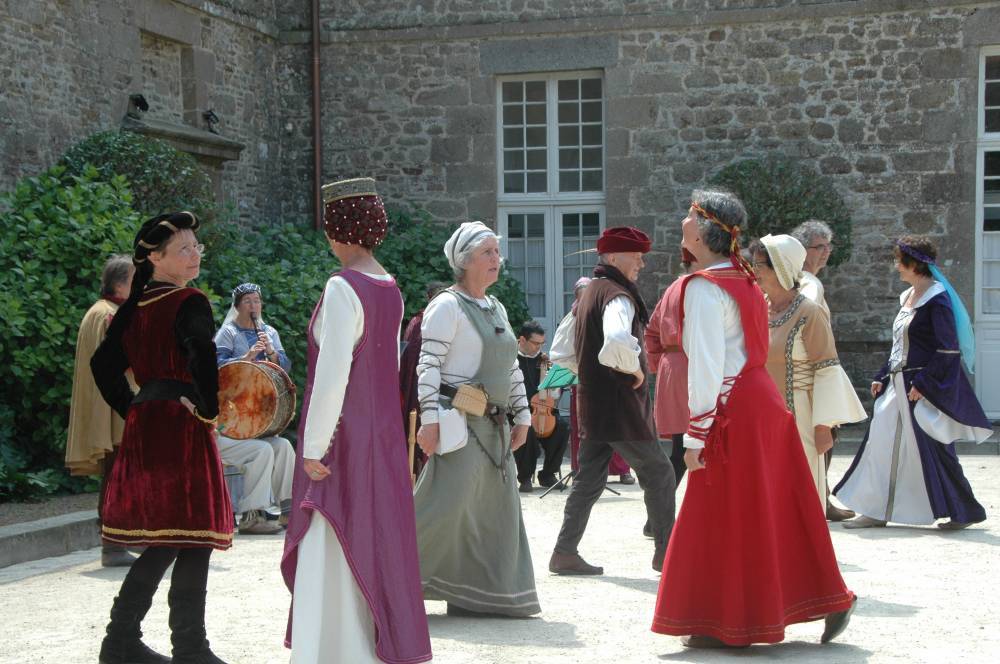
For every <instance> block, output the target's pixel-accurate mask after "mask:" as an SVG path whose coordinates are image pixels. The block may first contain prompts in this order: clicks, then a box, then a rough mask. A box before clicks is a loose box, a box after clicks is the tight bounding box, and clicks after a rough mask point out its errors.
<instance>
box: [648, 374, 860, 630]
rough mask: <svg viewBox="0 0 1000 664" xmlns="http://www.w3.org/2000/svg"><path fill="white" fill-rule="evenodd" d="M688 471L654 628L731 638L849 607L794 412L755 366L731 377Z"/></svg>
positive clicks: (850, 598) (781, 627)
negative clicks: (698, 465) (696, 462)
mask: <svg viewBox="0 0 1000 664" xmlns="http://www.w3.org/2000/svg"><path fill="white" fill-rule="evenodd" d="M705 463H706V468H705V470H701V471H698V472H695V473H689V475H688V485H687V492H686V494H685V496H684V503H683V505H682V506H681V510H680V513H679V514H678V516H677V522H676V524H675V525H674V530H673V533H672V534H671V536H670V544H669V546H668V548H667V555H666V559H665V560H664V563H663V575H662V577H661V578H660V590H659V594H658V596H657V599H656V610H655V613H654V616H653V627H652V629H653V631H654V632H659V633H661V634H671V635H674V636H685V635H695V634H696V635H701V636H711V637H714V638H716V639H719V640H721V641H723V642H725V643H728V644H730V645H734V646H741V645H749V644H751V643H777V642H779V641H782V640H783V639H784V638H785V627H786V626H787V625H790V624H792V623H798V622H806V621H810V620H818V619H819V618H822V617H824V616H825V615H827V614H829V613H834V612H837V611H844V610H846V609H848V608H849V607H850V606H851V602H852V601H853V598H854V594H853V593H852V592H851V591H850V590H848V589H847V586H845V585H844V580H843V578H842V577H841V576H840V570H839V568H838V567H837V559H836V556H835V555H834V551H833V543H832V542H831V541H830V532H829V530H828V529H827V525H826V518H825V515H824V514H823V510H822V508H821V507H820V502H819V501H818V500H816V488H815V485H814V484H813V480H812V475H810V473H809V469H808V467H807V465H806V459H805V454H804V453H803V450H802V443H801V442H800V440H799V434H798V430H797V429H796V427H795V419H794V417H793V416H792V414H791V413H789V412H788V411H787V410H786V409H785V404H784V402H783V401H782V400H781V397H780V395H779V394H778V391H777V389H776V388H775V386H774V382H773V381H772V380H771V378H770V376H769V375H768V374H767V371H766V370H765V369H764V368H763V367H757V368H753V369H748V370H747V371H746V373H745V374H744V375H743V376H742V377H741V378H740V379H739V380H737V381H736V385H735V386H734V388H733V390H732V393H731V394H730V398H729V401H728V403H727V404H726V407H725V412H724V413H723V414H722V415H721V416H718V417H717V418H716V423H715V427H713V430H712V434H711V437H710V439H709V442H708V444H707V445H706V448H705Z"/></svg>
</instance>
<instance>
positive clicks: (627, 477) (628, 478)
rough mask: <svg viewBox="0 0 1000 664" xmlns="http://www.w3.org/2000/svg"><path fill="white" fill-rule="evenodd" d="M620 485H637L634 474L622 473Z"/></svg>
mask: <svg viewBox="0 0 1000 664" xmlns="http://www.w3.org/2000/svg"><path fill="white" fill-rule="evenodd" d="M618 483H619V484H635V477H633V476H632V473H622V474H621V475H619V476H618Z"/></svg>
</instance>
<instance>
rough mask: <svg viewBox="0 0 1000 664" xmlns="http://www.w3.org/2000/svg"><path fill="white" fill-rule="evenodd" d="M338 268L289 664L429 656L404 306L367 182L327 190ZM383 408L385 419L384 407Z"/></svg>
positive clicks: (313, 430) (296, 536) (326, 329)
mask: <svg viewBox="0 0 1000 664" xmlns="http://www.w3.org/2000/svg"><path fill="white" fill-rule="evenodd" d="M323 199H324V201H325V204H326V209H325V215H324V216H325V230H326V235H327V238H328V239H329V241H330V246H331V248H332V249H333V252H334V254H335V255H336V256H337V258H338V259H339V260H340V263H341V266H342V268H343V269H342V270H341V271H340V272H338V273H336V274H335V275H334V276H333V277H331V278H330V280H329V281H328V282H327V284H326V289H325V291H324V293H323V297H322V298H321V299H320V301H319V303H318V304H317V305H316V310H315V311H314V312H313V316H312V321H311V323H310V325H309V333H308V340H309V350H308V370H307V377H306V391H305V396H304V400H303V404H304V405H303V408H302V417H301V420H300V423H299V449H298V451H297V452H296V468H295V479H294V482H293V487H292V512H291V515H290V520H289V524H288V534H287V536H286V537H285V552H284V555H283V557H282V560H281V572H282V575H283V576H284V578H285V584H286V585H287V586H288V589H289V590H290V591H291V592H292V608H291V612H290V615H289V623H288V630H287V633H286V637H285V645H286V646H288V647H290V648H291V650H292V658H291V661H292V663H293V664H321V663H322V664H326V663H328V662H351V663H352V664H359V663H364V662H377V661H383V662H389V663H391V664H393V663H396V664H413V663H415V662H425V661H427V660H429V659H431V643H430V637H429V635H428V632H427V616H426V614H425V613H424V603H423V597H422V594H421V589H420V567H419V563H418V560H417V541H416V527H415V522H414V512H413V495H412V489H411V485H410V469H409V468H408V467H407V465H408V462H407V454H406V447H405V445H404V444H403V442H402V441H403V440H404V436H403V425H402V422H401V421H400V418H399V416H398V411H397V410H396V409H397V408H398V403H399V402H398V395H399V327H400V323H401V321H402V317H403V300H402V297H401V295H400V292H399V289H398V288H397V287H396V282H395V281H394V280H393V278H392V277H391V276H390V275H388V274H386V271H385V270H384V269H383V268H382V266H381V265H380V264H379V263H378V261H376V260H375V257H374V256H373V255H372V250H373V249H374V248H375V247H377V246H378V245H379V244H380V243H381V242H382V239H383V238H384V237H385V234H386V230H387V220H386V214H385V208H384V207H383V205H382V200H381V199H380V198H379V196H378V194H376V193H375V181H374V180H372V179H370V178H357V179H354V180H344V181H342V182H335V183H333V184H329V185H326V186H325V187H323ZM386 407H388V409H389V410H388V411H385V410H384V409H385V408H386Z"/></svg>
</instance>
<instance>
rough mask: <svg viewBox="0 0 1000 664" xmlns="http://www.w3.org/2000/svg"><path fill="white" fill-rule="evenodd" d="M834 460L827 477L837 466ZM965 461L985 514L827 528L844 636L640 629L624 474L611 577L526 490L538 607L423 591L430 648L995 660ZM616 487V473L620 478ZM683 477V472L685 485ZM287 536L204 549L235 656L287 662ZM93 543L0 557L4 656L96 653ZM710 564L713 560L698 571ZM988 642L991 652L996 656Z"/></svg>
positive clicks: (483, 652)
mask: <svg viewBox="0 0 1000 664" xmlns="http://www.w3.org/2000/svg"><path fill="white" fill-rule="evenodd" d="M847 463H848V461H847V459H846V458H845V457H838V458H836V459H835V460H834V468H833V472H834V475H839V473H841V472H843V470H844V469H845V468H846V466H847ZM965 468H966V471H967V473H968V475H969V478H970V480H971V482H972V484H973V486H974V487H975V489H976V493H977V496H978V497H979V499H980V500H981V501H982V502H983V504H984V505H985V506H986V509H987V512H989V513H990V514H991V515H992V518H993V520H990V521H987V522H986V523H985V524H982V525H980V526H978V527H975V528H973V529H970V530H966V531H963V532H956V533H944V532H939V531H938V530H937V529H932V528H905V527H890V528H886V529H877V530H866V531H846V530H843V529H842V528H841V527H840V526H838V525H833V526H831V532H832V535H833V540H834V546H835V547H836V549H837V554H838V558H839V560H840V564H841V569H842V571H843V573H844V576H845V578H846V580H847V583H848V585H849V586H850V587H851V588H852V589H853V590H854V591H855V592H856V593H857V594H858V595H859V596H860V598H861V599H860V602H859V605H858V609H857V611H856V613H855V617H854V620H853V621H852V623H851V626H850V628H849V629H848V631H847V632H845V634H844V635H843V636H842V637H841V638H840V639H839V642H837V643H834V644H830V645H826V646H820V645H819V643H818V641H819V635H820V632H821V631H822V625H821V623H810V624H804V625H794V626H792V627H791V628H789V630H788V633H787V640H786V641H785V642H784V643H782V644H780V645H776V646H754V647H752V648H749V649H746V650H740V651H736V652H713V651H690V650H685V649H684V648H682V647H681V645H680V643H679V641H678V640H677V639H675V638H672V637H665V636H660V635H656V634H653V633H651V632H650V631H649V625H650V620H651V617H652V610H653V603H654V601H655V596H656V589H657V582H658V580H657V575H656V574H655V573H654V572H653V571H652V570H651V569H650V567H649V561H650V558H651V556H652V549H653V547H652V543H651V541H650V540H647V539H645V538H644V537H642V535H641V533H640V530H641V528H642V524H643V522H644V519H645V516H644V510H643V504H642V493H641V491H640V490H639V489H638V487H621V489H622V496H621V497H616V496H612V495H611V494H605V497H603V498H601V500H600V502H599V503H598V505H597V506H596V507H595V510H594V513H593V516H592V518H591V521H590V526H589V529H588V532H587V535H586V537H585V538H584V541H583V543H582V545H581V552H582V553H583V555H584V556H585V557H586V558H587V560H589V561H590V562H593V563H596V564H601V565H604V568H605V572H606V575H605V576H603V577H594V578H586V579H581V578H567V577H556V576H552V575H550V574H549V573H548V572H547V571H546V567H547V563H548V556H549V553H550V552H551V548H552V544H553V542H554V540H555V533H556V531H557V529H558V528H559V524H560V523H561V519H562V507H563V504H564V502H565V497H564V496H560V495H558V494H553V495H551V496H549V497H547V498H545V499H544V500H539V499H538V498H537V495H538V494H535V495H533V496H526V497H524V498H523V500H522V502H523V506H524V514H525V520H526V522H527V530H528V535H529V538H530V540H531V546H532V551H533V553H534V562H535V573H536V577H537V580H538V594H539V597H540V599H541V603H542V610H543V613H542V615H541V617H540V618H535V619H530V620H503V619H478V620H476V619H465V618H449V617H447V616H446V615H444V610H445V606H444V603H443V602H428V603H427V611H428V614H429V620H430V628H431V635H432V637H433V646H434V655H435V660H436V661H439V662H469V663H471V662H475V663H477V664H480V663H492V662H528V661H532V662H544V663H545V664H549V663H552V664H555V663H570V662H572V663H574V664H590V663H598V662H601V663H604V662H608V663H615V664H618V663H624V662H657V661H677V662H729V661H732V660H743V659H760V660H764V659H767V660H783V661H797V662H798V661H808V662H831V663H833V662H836V663H838V664H839V663H843V662H935V663H939V662H942V661H948V660H960V661H962V662H974V663H979V662H995V661H997V653H1000V633H998V630H997V618H996V616H997V615H998V611H1000V599H998V593H997V587H998V582H1000V564H998V563H1000V556H998V549H997V547H998V546H1000V526H998V525H997V524H998V521H996V515H997V513H998V509H1000V481H998V480H997V479H996V478H997V477H998V476H1000V457H995V456H992V457H966V458H965ZM614 486H615V487H616V488H618V485H614ZM683 488H684V485H683V484H682V485H681V491H682V492H683ZM281 548H282V537H281V536H280V535H276V536H267V537H239V538H237V542H236V544H235V546H234V547H233V549H232V550H231V551H229V552H226V553H221V554H216V555H215V556H213V563H212V573H211V576H210V581H209V584H210V592H209V607H208V615H209V624H208V629H209V637H210V638H211V640H212V642H213V647H214V648H215V649H216V652H217V653H218V654H219V655H220V656H222V657H223V658H225V659H226V661H228V662H231V663H237V662H239V663H245V664H251V663H252V664H258V663H260V664H271V663H278V662H287V661H288V654H287V651H285V650H284V649H283V647H282V645H281V640H282V636H283V634H284V627H285V617H286V615H287V610H288V594H287V592H286V590H285V588H284V586H283V584H282V582H281V577H280V574H279V572H278V560H279V557H280V555H281ZM97 560H98V552H97V550H96V549H94V550H91V551H83V552H78V553H75V554H71V555H69V556H63V557H60V558H50V559H48V560H44V561H37V562H35V563H25V564H22V565H16V566H13V567H9V568H6V569H3V570H0V624H3V625H4V626H5V637H4V638H3V639H0V662H4V663H11V664H13V663H17V664H23V663H26V662H31V663H35V662H51V663H53V664H55V663H59V664H75V663H77V662H86V663H93V662H95V661H96V659H97V650H98V647H99V644H100V639H101V636H102V634H103V631H104V624H105V622H106V620H107V615H108V609H109V607H110V605H111V600H112V597H113V596H114V594H115V592H116V590H117V588H118V585H119V584H120V583H121V579H122V577H123V576H124V571H123V570H120V569H102V568H101V567H100V565H99V563H98V562H97ZM696 573H699V574H705V575H709V574H712V573H714V571H713V570H697V572H696ZM143 630H144V632H145V633H146V639H147V642H148V643H149V644H150V645H151V646H153V647H154V648H156V649H158V650H160V651H161V652H163V651H167V650H168V643H169V633H168V629H167V616H166V584H164V588H163V589H161V591H160V592H159V593H158V594H157V596H156V600H155V603H154V605H153V609H152V611H151V612H150V614H149V616H148V618H147V620H146V622H145V623H144V624H143ZM990 653H993V654H992V655H991V654H990Z"/></svg>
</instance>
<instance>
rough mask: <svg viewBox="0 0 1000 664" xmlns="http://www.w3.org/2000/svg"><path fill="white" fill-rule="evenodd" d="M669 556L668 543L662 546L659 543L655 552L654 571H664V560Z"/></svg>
mask: <svg viewBox="0 0 1000 664" xmlns="http://www.w3.org/2000/svg"><path fill="white" fill-rule="evenodd" d="M666 555H667V543H666V542H663V543H662V544H661V543H659V542H657V543H656V549H655V550H654V551H653V569H654V570H655V571H657V572H662V571H663V559H664V558H665V557H666Z"/></svg>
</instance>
